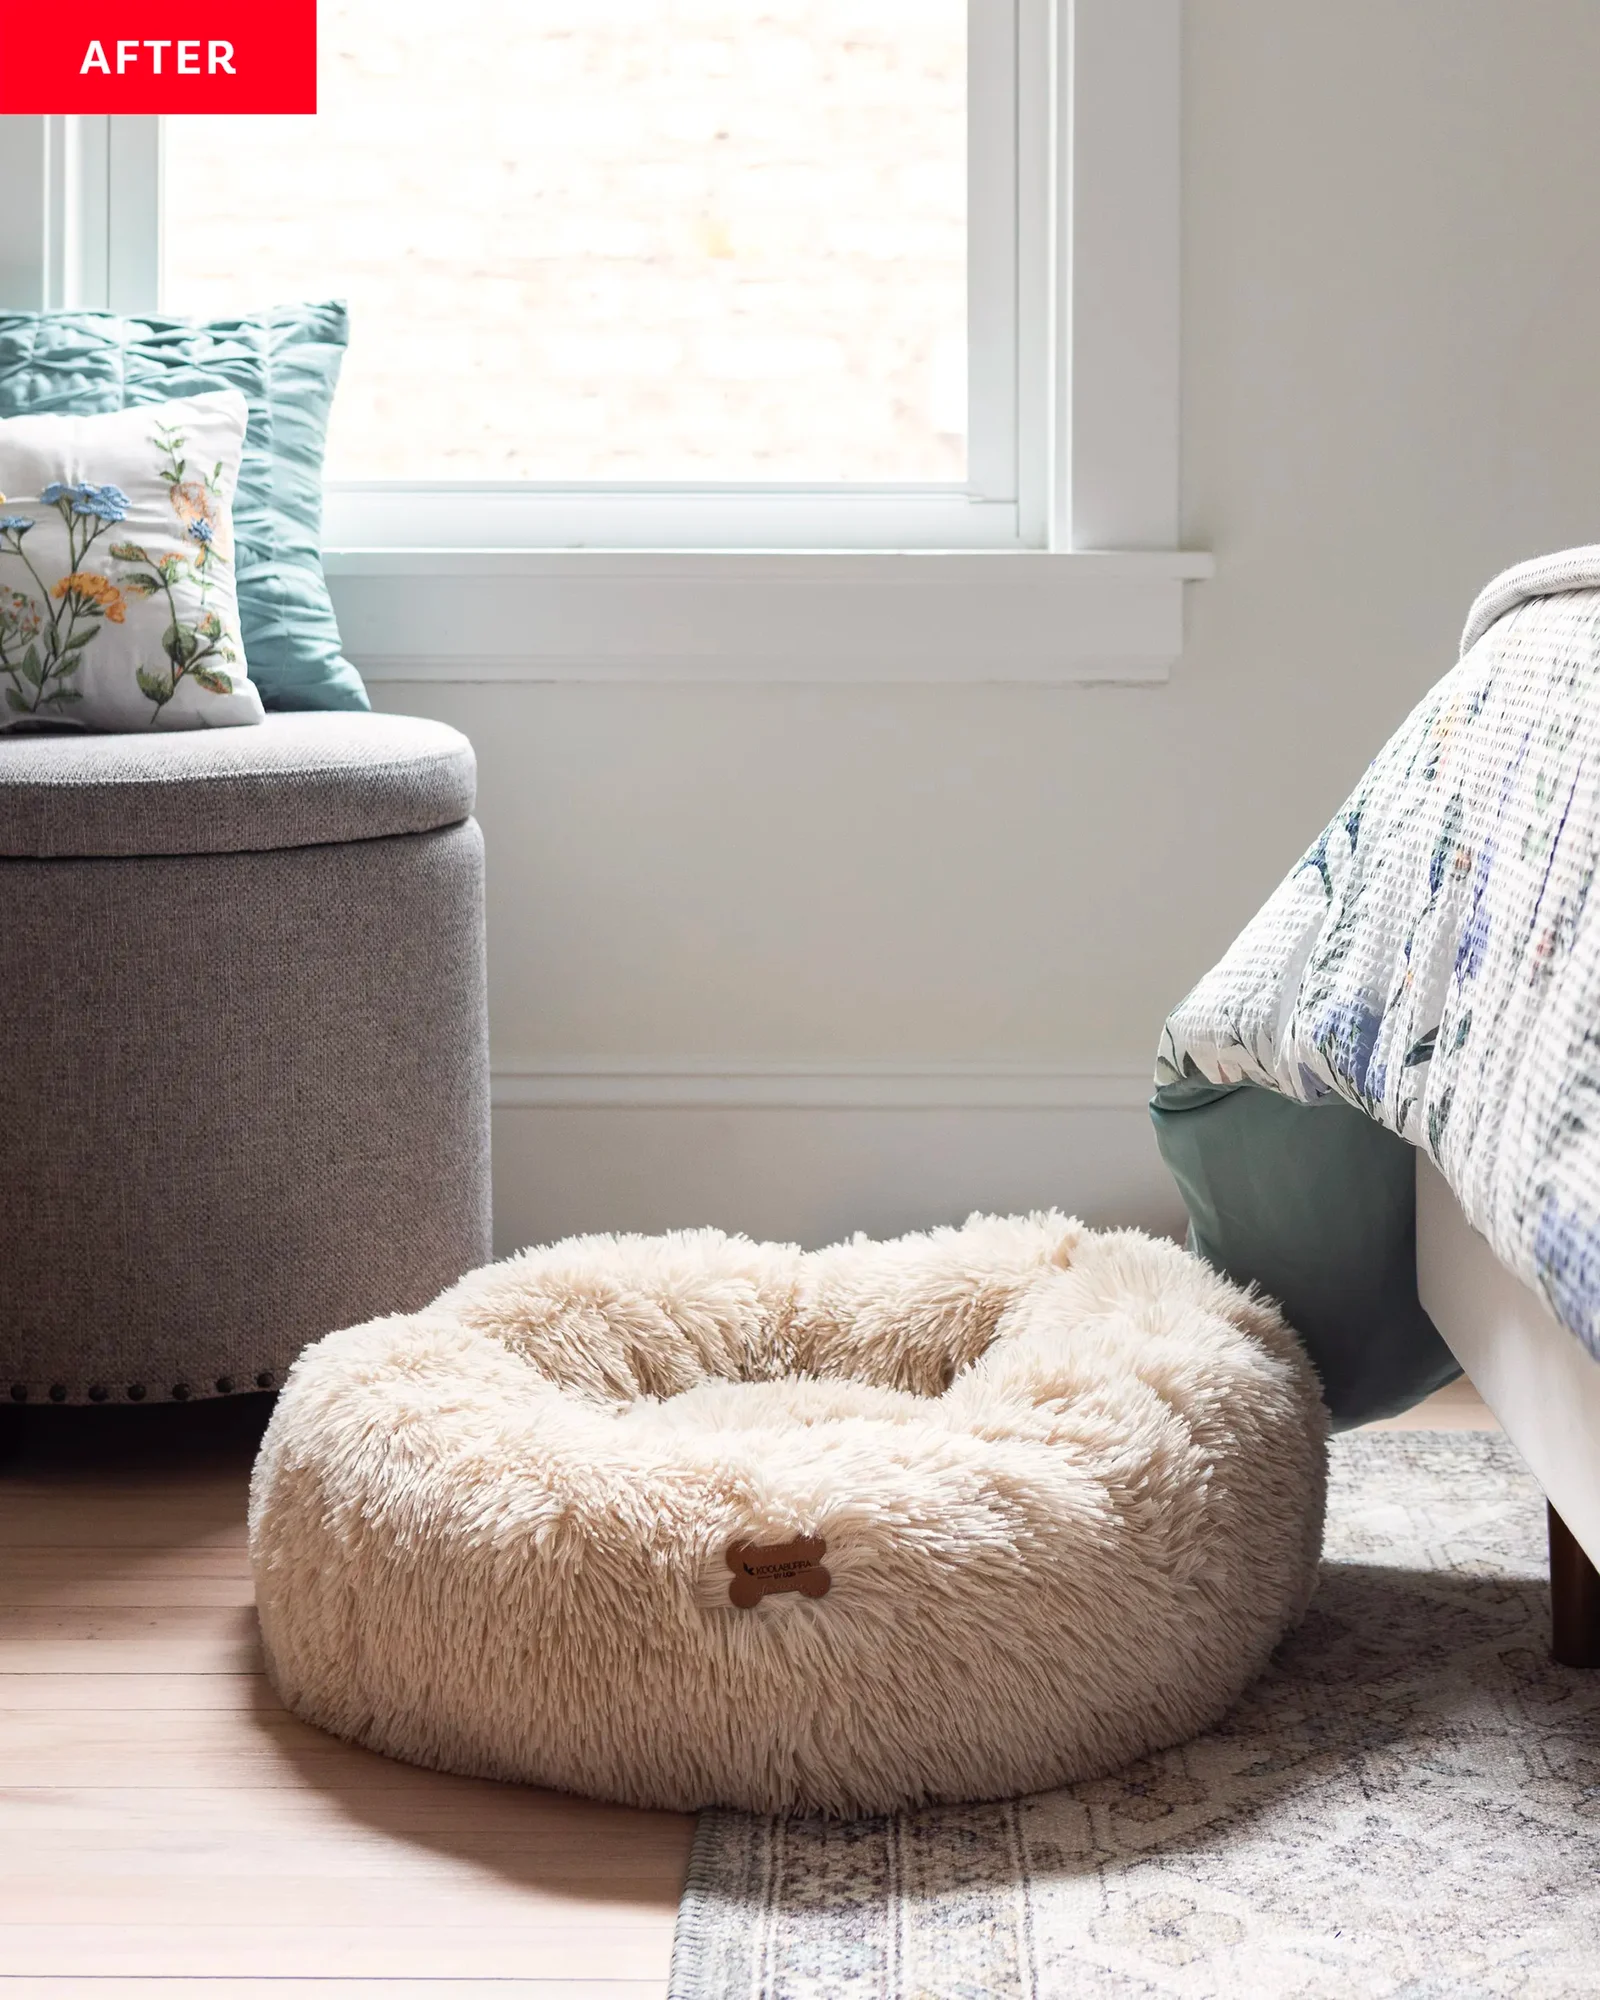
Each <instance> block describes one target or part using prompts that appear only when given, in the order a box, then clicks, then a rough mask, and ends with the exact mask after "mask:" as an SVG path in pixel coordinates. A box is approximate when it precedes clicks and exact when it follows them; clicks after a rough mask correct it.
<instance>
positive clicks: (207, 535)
mask: <svg viewBox="0 0 1600 2000" xmlns="http://www.w3.org/2000/svg"><path fill="white" fill-rule="evenodd" d="M187 533H188V536H189V539H190V541H191V542H200V543H201V544H203V545H204V546H205V547H206V548H209V547H210V546H211V544H212V543H213V542H214V541H215V540H216V538H217V533H216V530H215V528H213V527H212V525H211V523H210V522H209V521H191V522H190V523H189V526H188V530H187Z"/></svg>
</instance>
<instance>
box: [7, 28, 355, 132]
mask: <svg viewBox="0 0 1600 2000" xmlns="http://www.w3.org/2000/svg"><path fill="white" fill-rule="evenodd" d="M316 108H317V6H316V0H207V4H206V5H205V6H197V5H195V4H194V0H123V3H122V4H119V3H118V0H113V4H111V5H107V4H106V0H90V4H89V5H88V6H86V7H83V8H78V7H72V6H65V7H64V6H60V5H56V4H52V0H0V113H6V112H27V113H38V112H102V113H104V112H113V113H115V112H128V113H149V112H183V111H205V112H228V111H298V112H305V111H315V110H316Z"/></svg>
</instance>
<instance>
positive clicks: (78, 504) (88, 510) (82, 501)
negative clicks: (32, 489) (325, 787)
mask: <svg viewBox="0 0 1600 2000" xmlns="http://www.w3.org/2000/svg"><path fill="white" fill-rule="evenodd" d="M39 498H40V499H41V500H42V501H43V502H44V504H45V506H47V507H59V506H60V504H61V502H62V501H63V500H65V501H67V502H68V504H69V505H70V506H71V508H72V511H73V513H74V514H92V515H93V516H94V517H95V518H96V519H97V520H100V521H125V520H126V519H127V517H128V496H127V494H126V493H124V492H123V490H122V488H121V487H120V486H91V485H90V484H89V483H88V482H87V481H85V482H84V483H83V484H82V485H81V486H63V485H62V483H61V482H60V480H59V479H58V480H53V481H52V482H51V483H50V485H48V486H47V487H46V488H45V489H44V491H43V492H42V493H41V494H40V495H39Z"/></svg>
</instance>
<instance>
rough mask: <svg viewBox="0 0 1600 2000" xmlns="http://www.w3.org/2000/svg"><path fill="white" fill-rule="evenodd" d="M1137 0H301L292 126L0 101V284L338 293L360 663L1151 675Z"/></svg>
mask: <svg viewBox="0 0 1600 2000" xmlns="http://www.w3.org/2000/svg"><path fill="white" fill-rule="evenodd" d="M1179 6H1180V0H454V4H453V5H452V6H450V7H436V6H429V7H427V8H424V7H423V6H422V5H421V4H420V0H322V51H323V89H322V94H323V105H324V109H323V111H322V113H321V114H319V117H318V118H317V119H316V120H315V121H297V120H272V119H264V120H238V121H207V120H194V121H184V122H182V123H181V124H180V123H179V122H177V121H173V122H172V123H171V125H170V128H169V129H167V130H166V131H165V132H163V131H162V130H161V129H160V128H159V126H158V124H157V121H155V120H152V119H138V118H114V119H91V118H79V119H50V118H46V119H37V120H24V119H13V120H9V121H6V120H0V173H3V174H4V175H5V177H6V184H7V186H8V190H10V191H11V192H12V193H13V194H14V195H15V196H16V198H15V199H14V200H13V201H12V202H11V203H10V204H9V206H8V207H7V208H5V209H4V210H0V297H3V298H4V300H5V301H6V302H7V303H10V304H14V305H19V306H28V305H32V304H40V303H43V304H52V303H60V304H73V303H83V304H95V303H103V304H109V305H112V306H114V307H120V308H124V309H130V310H139V309H148V308H151V307H153V306H155V305H156V304H157V302H158V299H160V300H162V301H164V303H165V304H167V305H168V306H169V307H171V308H172V309H175V310H179V311H193V312H200V313H212V312H217V311H226V310H230V309H236V308H240V307H244V306H248V305H253V304H265V303H270V301H271V297H272V295H278V296H285V295H305V294H308V293H312V294H316V293H320V294H322V295H324V296H326V295H329V294H343V295H345V296H348V297H349V298H350V299H351V302H352V307H353V312H354V336H353V341H354V344H353V348H352V352H351V355H350V358H349V361H348V363H347V373H346V379H345V384H344V388H343V389H342V391H341V403H340V407H339V409H338V411H337V415H336V420H335V428H334V433H333V437H332V440H331V448H330V460H329V475H330V486H329V493H328V503H327V508H326V513H325V533H324V540H325V543H326V545H327V549H328V555H329V571H330V575H331V576H333V577H334V578H335V580H336V586H337V601H338V604H339V610H340V616H341V619H342V620H344V621H345V624H346V631H347V638H348V639H349V641H350V645H351V650H352V652H353V653H356V654H359V655H360V657H361V659H362V663H363V665H364V666H366V667H367V668H368V670H369V671H379V670H380V664H381V663H382V662H384V661H388V662H389V663H390V664H391V665H392V666H393V668H394V671H396V672H400V671H401V670H402V668H403V669H404V673H405V674H407V675H412V676H413V677H414V674H413V669H414V667H415V664H416V663H417V662H422V663H424V664H425V665H426V666H427V670H428V671H429V672H430V673H431V672H432V671H433V670H434V667H435V665H437V666H438V670H439V671H440V672H445V671H446V670H447V669H446V666H445V665H443V664H440V663H443V662H445V661H446V659H447V656H449V657H450V658H451V659H453V661H454V664H453V665H450V666H449V667H448V671H449V673H450V674H451V675H452V677H457V678H459V677H461V676H463V675H467V674H469V673H470V674H472V675H476V676H478V677H484V676H487V677H489V678H517V677H528V676H530V675H531V676H532V677H535V678H551V677H555V678H567V677H572V676H581V677H586V678H587V677H594V676H596V675H599V676H601V677H607V678H636V677H638V676H640V675H641V674H643V675H644V676H645V677H654V678H669V679H670V678H685V677H688V678H706V677H708V676H709V677H710V678H714V679H721V678H749V677H751V676H755V677H757V678H760V677H768V678H771V677H794V676H796V675H798V676H799V677H801V678H817V677H818V676H819V675H820V676H821V677H825V678H841V679H854V678H861V677H862V676H863V675H864V674H872V675H876V676H877V677H879V678H888V679H929V678H932V679H956V680H959V679H973V678H981V679H1022V680H1028V679H1043V680H1062V679H1066V680H1072V679H1112V680H1118V679H1138V680H1150V679H1163V678H1165V676H1166V673H1167V671H1168V668H1169V666H1170V663H1171V661H1172V660H1173V659H1174V658H1175V657H1176V655H1177V653H1178V651H1179V650H1180V648H1181V640H1182V580H1183V579H1185V578H1188V577H1194V576H1199V575H1204V574H1207V573H1209V561H1208V559H1207V558H1205V557H1194V556H1189V555H1185V554H1183V553H1182V552H1180V551H1179V550H1178V549H1177V495H1178V480H1177V472H1178V367H1177V316H1178V287H1177V278H1178V78H1179V61H1178V56H1179V25H1180V17H1179ZM23 128H27V129H23ZM397 195H398V197H400V198H397ZM41 217H42V218H43V222H44V227H43V231H42V234H41V231H40V218H41ZM906 555H915V556H916V557H917V560H916V561H915V562H911V563H908V562H906V561H905V560H903V557H904V556H906ZM999 556H1006V557H1008V558H1010V559H1011V561H1010V562H1008V563H1005V564H996V563H995V562H994V561H993V560H991V558H994V557H999ZM980 557H981V558H983V560H981V561H979V560H975V559H976V558H980ZM440 574H454V575H456V576H461V577H466V576H471V577H473V578H474V579H475V580H476V581H475V582H474V586H473V588H472V590H471V592H470V593H468V594H467V595H468V598H469V599H470V603H469V606H468V610H467V611H461V610H460V607H459V605H458V613H459V615H456V616H454V617H453V618H452V620H451V621H450V622H449V624H448V628H447V627H446V625H445V624H444V623H442V622H441V619H442V613H441V612H440V610H439V607H438V605H437V603H436V602H435V601H434V599H433V598H432V597H430V596H429V594H428V588H427V579H428V578H429V577H437V576H439V575H440ZM691 586H692V587H691ZM530 605H531V606H533V614H532V615H530ZM469 614H470V615H469ZM375 663H377V664H375ZM388 670H389V669H388V668H386V667H385V668H382V671H388Z"/></svg>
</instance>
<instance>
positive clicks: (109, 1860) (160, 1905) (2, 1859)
mask: <svg viewBox="0 0 1600 2000" xmlns="http://www.w3.org/2000/svg"><path fill="white" fill-rule="evenodd" d="M261 1421H262V1413H261V1412H260V1410H259V1408H258V1407H257V1405H256V1404H255V1402H254V1401H246V1400H244V1399H240V1400H236V1401H234V1402H231V1403H216V1404H210V1405H205V1404H202V1405H191V1406H188V1407H183V1406H167V1407H163V1408H157V1409H145V1410H138V1409H104V1410H40V1411H37V1412H30V1413H28V1417H27V1423H26V1425H25V1428H24V1432H23V1441H22V1449H21V1451H20V1453H19V1454H18V1455H17V1456H16V1457H15V1458H13V1459H12V1460H11V1461H10V1462H9V1463H8V1464H5V1465H4V1466H0V2000H90V1996H94V2000H174V1996H180V2000H191V1996H192V2000H202V1996H203V2000H468V1996H475V2000H623V1996H628V2000H660V1996H661V1995H663V1994H664V1992H665V1990H666V1977H667V1963H668V1959H669V1956H670V1953H671V1946H672V1925H673V1918H674V1915H675V1913H676V1909H677V1900H678V1890H679V1885H680V1883H681V1881H682V1876H683V1868H684V1863H685V1860H686V1858H687V1854H688V1848H689V1838H690V1834H691V1831H692V1826H693V1822H692V1821H691V1820H690V1819H688V1818H686V1817H684V1816H681V1815H678V1814H672V1813H640V1812H628V1811H624V1810H621V1809H620V1808H615V1807H607V1806H599V1805H590V1804H587V1803H585V1802H583V1801H581V1800H577V1799H571V1798H565V1797H562V1796H560V1795H558V1794H555V1793H550V1792H537V1791H530V1790H524V1789H519V1788H517V1787H513V1786H506V1785H493V1784H485V1783H478V1782H476V1781H473V1780H469V1779H461V1778H448V1777H441V1776H439V1775H437V1774H435V1773H432V1772H427V1771H416V1770H412V1769H410V1768H409V1767H408V1766H406V1765H402V1764H394V1763H390V1762H388V1761H387V1760H385V1759H384V1758H381V1757H375V1756H372V1755H370V1754H369V1753H368V1752H366V1751H364V1750H356V1749H352V1748H350V1747H348V1746H347V1745H344V1744H341V1743H337V1742H335V1741H334V1740H333V1739H332V1738H330V1737H327V1736H323V1735H321V1734H320V1733H319V1732H318V1731H316V1730H314V1729H310V1728H308V1727H306V1726H305V1725H304V1724H302V1723H299V1722H296V1721H295V1720H294V1719H293V1718H292V1717H291V1716H289V1715H286V1714H285V1713H284V1712H283V1710H282V1709H281V1708H279V1706H278V1704H277V1702H276V1701H275V1700H274V1698H273V1696H272V1693H271V1691H270V1690H269V1688H268V1687H267V1685H266V1682H265V1680H264V1679H263V1677H262V1673H261V1663H260V1656H259V1652H258V1649H257V1643H256V1636H255V1629H254V1627H255V1621H254V1615H253V1612H252V1610H251V1598H250V1582H249V1576H248V1573H247V1570H246V1566H245V1558H244V1497H245V1482H246V1476H247V1474H248V1470H249V1465H250V1460H251V1456H252V1454H253V1451H254V1446H255V1442H256V1437H257V1434H258V1432H259V1428H260V1423H261ZM1398 1421H1399V1422H1400V1423H1402V1424H1405V1423H1409V1424H1412V1425H1417V1424H1422V1425H1426V1426H1428V1427H1437V1428H1463V1427H1477V1426H1484V1425H1492V1424H1493V1421H1494V1420H1493V1418H1492V1417H1490V1416H1489V1415H1488V1412H1487V1411H1486V1410H1484V1408H1483V1405H1482V1404H1481V1403H1479V1402H1478V1400H1477V1398H1476V1397H1475V1396H1474V1395H1473V1394H1472V1393H1471V1391H1470V1390H1466V1389H1465V1388H1464V1387H1463V1386H1462V1385H1457V1386H1456V1387H1455V1388H1453V1389H1447V1390H1445V1391H1443V1392H1441V1394H1440V1395H1439V1396H1437V1397H1435V1398H1433V1399H1432V1400H1431V1401H1430V1402H1429V1403H1427V1404H1424V1405H1423V1406H1422V1408H1421V1409H1420V1410H1418V1411H1415V1412H1413V1413H1412V1414H1411V1416H1410V1417H1408V1418H1402V1419H1399V1420H1398ZM291 1982H292V1983H291Z"/></svg>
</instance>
